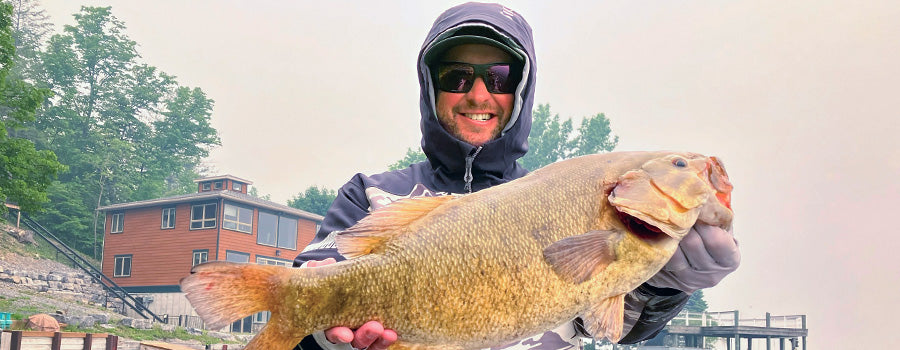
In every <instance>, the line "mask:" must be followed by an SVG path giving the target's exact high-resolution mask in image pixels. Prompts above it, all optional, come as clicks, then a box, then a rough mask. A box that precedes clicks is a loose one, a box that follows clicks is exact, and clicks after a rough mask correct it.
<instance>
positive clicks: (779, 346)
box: [778, 338, 784, 350]
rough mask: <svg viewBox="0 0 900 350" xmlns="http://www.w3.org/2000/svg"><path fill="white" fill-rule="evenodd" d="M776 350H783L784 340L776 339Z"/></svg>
mask: <svg viewBox="0 0 900 350" xmlns="http://www.w3.org/2000/svg"><path fill="white" fill-rule="evenodd" d="M778 348H779V349H781V350H784V338H778Z"/></svg>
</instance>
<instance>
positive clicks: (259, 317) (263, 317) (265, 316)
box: [253, 311, 272, 323]
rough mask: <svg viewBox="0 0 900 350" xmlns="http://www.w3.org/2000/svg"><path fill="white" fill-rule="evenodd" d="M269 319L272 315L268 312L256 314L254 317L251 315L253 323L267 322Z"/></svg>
mask: <svg viewBox="0 0 900 350" xmlns="http://www.w3.org/2000/svg"><path fill="white" fill-rule="evenodd" d="M270 317H272V313H270V312H268V311H263V312H258V313H256V315H253V323H266V322H269V318H270Z"/></svg>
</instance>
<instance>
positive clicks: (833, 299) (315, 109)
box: [42, 0, 900, 349]
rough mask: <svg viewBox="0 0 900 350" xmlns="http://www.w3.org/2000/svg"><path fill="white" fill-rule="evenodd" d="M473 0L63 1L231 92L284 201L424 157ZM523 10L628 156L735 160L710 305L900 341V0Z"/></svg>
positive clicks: (824, 340) (161, 59) (565, 81)
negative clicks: (429, 77) (436, 34)
mask: <svg viewBox="0 0 900 350" xmlns="http://www.w3.org/2000/svg"><path fill="white" fill-rule="evenodd" d="M326 3H327V5H321V4H326ZM457 3H458V2H447V1H393V2H383V1H359V2H351V1H321V2H307V1H252V2H251V1H243V2H239V1H170V0H154V1H87V0H84V1H81V2H79V1H72V0H65V1H63V0H56V1H47V0H44V1H43V2H42V4H43V5H44V7H45V8H46V9H47V10H48V13H49V14H50V16H51V17H52V20H53V21H54V23H57V24H59V25H60V26H61V25H62V24H71V23H73V22H74V20H73V19H72V16H71V15H72V14H73V13H75V12H77V11H78V8H79V6H80V5H92V6H97V5H103V6H107V5H111V6H112V9H113V14H114V15H115V16H116V17H118V18H119V19H121V20H122V21H124V23H125V25H126V26H127V27H128V35H129V36H130V37H131V39H133V40H135V41H136V42H137V43H138V44H139V47H138V51H139V53H140V54H141V55H142V57H143V61H144V62H146V63H148V64H150V65H153V66H156V67H158V68H160V69H161V70H163V71H164V72H166V73H169V74H172V75H175V76H177V77H178V81H179V83H180V84H182V85H185V86H191V87H200V88H202V89H203V90H204V91H205V92H206V93H207V94H208V95H209V97H210V98H212V99H214V100H215V102H216V103H215V109H214V111H213V116H212V124H213V126H214V127H215V128H216V129H218V131H219V134H220V136H221V138H222V143H223V144H222V146H221V147H218V148H216V149H215V150H213V152H212V156H211V157H210V159H209V160H208V163H209V164H210V165H211V166H213V167H214V169H215V170H216V174H232V175H235V176H238V177H242V178H245V179H248V180H251V181H253V182H254V186H256V187H257V189H258V190H259V192H260V194H271V196H272V199H273V200H275V201H277V202H282V203H283V202H285V201H286V200H287V199H289V198H290V197H291V196H293V195H295V194H296V193H298V192H300V191H302V190H303V189H305V188H306V187H308V186H310V185H324V186H326V187H329V188H334V189H336V188H338V187H339V186H340V185H341V184H343V183H344V182H346V181H347V180H348V179H349V178H350V177H351V176H353V174H355V173H356V172H362V173H376V172H381V171H383V170H385V169H386V167H387V166H388V165H389V164H391V163H393V162H395V161H396V160H398V159H400V158H401V157H402V156H403V155H404V152H405V150H406V149H407V148H408V147H418V142H419V128H418V120H419V110H418V83H417V80H416V73H415V60H416V55H417V53H418V50H419V47H420V45H421V44H422V40H423V39H424V36H425V34H426V32H427V31H428V29H429V28H430V26H431V23H432V22H433V20H434V18H435V17H436V16H437V15H438V14H440V13H441V12H442V11H443V10H444V9H446V8H448V7H450V6H452V5H455V4H457ZM504 4H505V5H507V6H509V7H510V8H512V9H514V10H516V11H518V12H519V13H521V14H522V15H523V16H524V17H525V18H526V19H527V20H528V21H529V22H530V23H531V25H532V27H533V29H534V38H535V46H536V50H537V61H538V85H537V93H536V102H537V103H549V104H550V105H551V107H552V111H553V112H555V113H559V115H560V116H561V117H563V118H569V117H572V118H581V117H583V116H586V115H593V114H596V113H601V112H602V113H605V114H606V116H607V117H609V118H610V119H611V122H612V128H613V132H614V133H615V134H617V135H619V137H620V144H619V147H618V149H619V150H656V149H672V150H687V151H695V152H701V153H705V154H709V155H716V156H719V157H721V158H722V159H723V160H724V161H725V164H726V166H727V169H728V172H729V175H730V176H731V179H732V181H733V183H734V185H735V190H734V194H733V198H734V199H733V201H734V202H733V203H734V208H735V212H736V222H735V232H736V235H737V236H738V238H739V240H740V243H741V247H742V251H743V256H744V258H743V264H742V266H741V268H740V269H739V270H738V271H737V272H735V273H734V274H732V275H731V276H729V277H728V278H727V279H726V280H725V281H723V282H722V283H721V284H720V285H719V286H717V287H714V288H711V289H708V290H706V292H705V294H706V298H707V301H708V302H709V305H710V309H711V310H714V311H720V310H734V309H737V310H740V311H741V312H742V315H743V316H745V317H763V316H764V314H765V312H771V313H773V314H775V315H789V314H806V315H808V321H807V323H808V328H809V330H810V338H809V346H810V349H849V348H867V349H875V348H880V349H888V348H892V347H895V346H897V345H900V340H898V336H897V332H896V329H895V328H896V325H897V321H896V319H897V316H898V315H900V301H898V299H900V287H898V286H900V272H898V270H900V268H898V263H900V259H898V256H900V244H898V242H900V237H898V236H900V234H898V233H897V229H896V226H897V225H896V224H889V223H891V222H892V220H896V219H897V217H898V215H900V205H898V204H897V200H898V199H900V186H898V179H897V178H898V176H900V154H898V149H900V148H898V146H900V142H898V138H900V121H898V114H900V113H898V111H900V20H898V19H900V2H896V1H886V0H885V1H849V0H848V1H822V0H796V1H776V0H764V1H752V2H751V1H633V0H628V1H625V0H623V1H552V2H551V1H509V2H506V3H504ZM213 175H215V174H213ZM754 345H755V346H757V347H759V346H764V344H763V343H755V344H754ZM745 346H746V345H745Z"/></svg>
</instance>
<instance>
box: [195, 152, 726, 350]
mask: <svg viewBox="0 0 900 350" xmlns="http://www.w3.org/2000/svg"><path fill="white" fill-rule="evenodd" d="M731 190H732V185H731V182H730V181H729V179H728V175H727V173H726V172H725V169H724V166H723V165H722V163H721V162H720V161H719V160H718V159H716V158H715V157H706V156H703V155H700V154H696V153H686V152H613V153H605V154H595V155H589V156H583V157H578V158H573V159H569V160H565V161H560V162H557V163H554V164H551V165H548V166H546V167H544V168H541V169H538V170H536V171H534V172H532V173H531V174H529V175H527V176H525V177H522V178H520V179H517V180H514V181H511V182H509V183H506V184H502V185H498V186H494V187H492V188H488V189H485V190H482V191H479V192H476V193H472V194H468V195H464V196H440V197H423V198H415V199H407V200H401V201H398V202H395V203H393V204H390V205H388V206H387V207H384V208H382V209H379V210H376V211H374V212H372V213H371V214H370V215H369V216H367V217H366V218H364V219H363V220H361V221H360V222H359V223H357V224H356V225H355V226H353V227H351V228H349V229H347V230H345V231H344V232H341V233H340V234H339V235H337V237H336V244H337V246H338V250H339V252H340V253H341V254H342V255H344V256H346V257H347V258H348V260H346V261H342V262H339V263H335V264H331V265H326V266H321V267H314V268H300V269H293V268H286V267H277V266H262V265H254V264H235V263H227V262H210V263H205V264H201V265H198V266H196V267H194V269H193V270H192V274H191V275H190V276H188V277H185V278H184V279H183V280H182V281H181V288H182V291H184V292H185V294H186V296H187V298H188V300H190V302H191V304H192V305H193V306H194V308H195V310H196V311H197V313H198V314H199V315H200V316H201V317H202V318H203V319H204V320H205V321H206V322H207V324H208V325H209V326H210V327H212V328H217V327H222V326H225V325H227V324H228V323H229V322H232V321H233V320H236V319H238V318H240V317H245V316H247V315H249V314H252V313H254V312H259V311H265V310H268V311H270V312H271V313H272V315H271V318H270V320H269V323H268V324H267V325H266V326H265V328H264V329H263V330H262V331H261V332H260V333H259V334H258V335H257V336H256V337H255V338H253V340H252V341H251V342H250V344H248V346H247V348H246V349H291V348H292V347H293V346H294V345H296V344H297V343H299V342H300V340H301V339H302V338H303V337H304V336H306V335H308V334H310V333H313V332H315V331H318V330H323V329H327V328H330V327H333V326H346V327H350V328H357V327H359V326H361V325H362V324H363V323H365V322H367V321H370V320H377V321H380V322H381V323H382V324H383V325H384V327H385V328H387V329H393V330H395V331H396V332H397V334H398V336H399V339H398V342H397V343H395V344H394V345H393V346H392V348H393V349H404V348H435V349H437V348H440V349H480V348H488V347H492V346H499V345H503V344H507V343H509V342H511V341H514V340H518V339H522V338H525V337H527V336H531V335H534V334H538V333H541V332H544V331H547V330H550V329H553V328H555V327H557V326H559V325H561V324H562V323H564V322H569V321H571V320H572V319H574V318H576V317H581V318H582V319H583V320H584V323H585V327H586V328H587V330H588V331H589V332H591V334H593V335H594V336H595V337H598V338H599V337H600V336H604V337H607V338H609V339H610V340H612V341H617V340H618V339H620V338H621V336H622V334H621V333H622V323H623V317H624V314H623V313H624V298H625V294H626V293H628V292H629V291H631V290H633V289H635V288H637V287H638V286H639V285H640V284H641V283H643V282H644V281H646V280H647V279H649V278H650V277H652V276H653V275H654V274H655V273H656V272H657V271H659V269H660V268H661V267H662V266H663V265H665V263H666V262H667V261H668V260H669V258H670V257H671V256H672V254H673V253H674V252H675V250H676V249H677V247H678V243H679V241H680V240H681V238H682V237H683V236H684V235H686V234H687V232H688V231H689V229H690V228H691V227H692V226H693V225H694V224H695V223H696V222H702V223H705V224H709V225H716V226H720V227H723V228H726V229H727V228H730V226H731V221H732V218H733V212H732V210H731Z"/></svg>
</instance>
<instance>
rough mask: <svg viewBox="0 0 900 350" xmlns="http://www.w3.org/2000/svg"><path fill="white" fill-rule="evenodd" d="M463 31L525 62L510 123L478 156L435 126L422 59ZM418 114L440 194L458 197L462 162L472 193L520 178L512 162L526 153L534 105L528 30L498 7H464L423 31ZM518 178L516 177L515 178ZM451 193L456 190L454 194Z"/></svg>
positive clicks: (432, 100)
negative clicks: (484, 35)
mask: <svg viewBox="0 0 900 350" xmlns="http://www.w3.org/2000/svg"><path fill="white" fill-rule="evenodd" d="M469 26H481V27H486V28H490V29H491V30H493V31H494V32H496V34H497V36H498V37H499V38H501V39H503V40H505V41H506V42H507V44H508V45H509V46H510V47H512V48H513V49H515V50H520V51H521V53H522V56H523V57H524V58H525V62H524V63H525V64H524V65H523V74H522V77H523V78H522V81H521V82H520V83H519V86H518V88H517V89H516V92H515V94H516V96H515V105H514V108H513V112H512V115H511V116H510V121H509V123H508V124H507V125H506V127H505V129H504V130H503V133H502V134H501V136H500V137H499V138H497V139H495V140H493V141H490V142H488V143H486V144H484V145H483V146H482V147H481V149H480V150H477V148H476V147H475V146H472V145H470V144H468V143H466V142H463V141H460V140H458V139H457V138H456V137H454V136H453V135H451V134H450V133H448V132H447V131H446V130H444V128H443V127H442V126H441V124H440V122H439V121H438V119H437V115H436V113H435V92H434V91H435V89H434V88H433V85H432V81H431V74H430V73H429V69H428V66H427V65H426V64H425V63H424V54H425V52H427V51H428V49H429V48H430V47H431V46H432V45H434V43H435V42H436V41H438V40H440V39H443V38H446V37H449V36H452V35H454V33H455V32H457V31H458V30H460V29H462V28H467V27H469ZM417 67H418V72H419V87H420V91H419V110H420V112H421V122H420V127H421V129H422V150H423V151H424V152H425V155H426V156H427V157H428V161H429V163H430V164H431V167H432V169H433V170H434V171H435V182H436V184H437V185H439V186H441V187H445V186H446V187H445V190H448V191H451V192H456V193H461V192H462V186H463V185H462V183H463V182H462V181H461V180H463V177H464V176H465V173H466V158H467V157H469V158H472V157H473V156H474V159H471V161H472V168H471V171H472V175H473V179H472V189H473V190H476V191H477V190H480V189H483V188H487V187H490V186H493V185H495V184H498V183H503V182H507V181H509V180H511V179H512V178H515V177H518V176H521V173H523V172H524V169H522V168H521V166H519V165H518V164H517V163H516V160H517V159H519V158H521V157H522V156H524V155H525V153H526V152H527V151H528V133H529V132H530V131H531V111H532V107H533V105H534V100H533V98H534V84H535V74H536V69H535V67H536V65H535V56H534V42H533V39H532V35H531V27H530V26H529V25H528V23H527V22H526V21H525V19H524V18H522V16H521V15H519V14H518V13H516V12H514V11H513V10H510V9H508V8H506V7H504V6H501V5H498V4H484V3H466V4H462V5H459V6H456V7H453V8H450V9H449V10H447V11H445V12H444V13H443V14H441V15H440V16H439V17H438V18H437V20H435V22H434V25H433V26H432V28H431V31H429V33H428V36H427V37H426V39H425V42H424V43H423V44H422V49H421V50H420V51H419V57H418V64H417ZM517 174H518V175H517ZM456 187H460V188H459V189H457V188H456Z"/></svg>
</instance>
